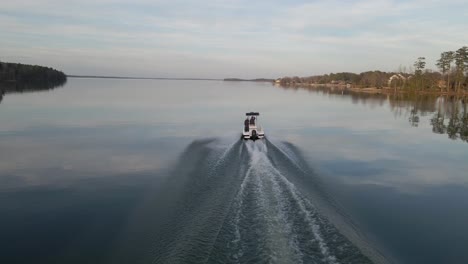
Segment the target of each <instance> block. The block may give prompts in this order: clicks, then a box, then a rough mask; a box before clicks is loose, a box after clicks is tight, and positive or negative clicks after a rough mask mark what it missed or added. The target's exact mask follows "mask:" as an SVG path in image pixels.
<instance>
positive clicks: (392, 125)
mask: <svg viewBox="0 0 468 264" xmlns="http://www.w3.org/2000/svg"><path fill="white" fill-rule="evenodd" d="M248 111H258V112H260V113H261V115H260V119H259V120H260V122H261V124H262V126H263V127H264V129H265V133H266V136H267V139H266V140H260V141H255V142H252V141H248V142H244V141H241V140H239V138H240V133H241V131H242V128H243V120H244V118H245V117H244V114H245V112H248ZM467 139H468V112H467V106H466V104H465V102H464V101H462V100H459V99H457V98H447V97H446V98H442V97H441V98H437V97H431V96H424V97H417V98H412V97H410V96H398V97H394V96H386V95H368V94H361V95H357V94H347V93H346V92H341V91H328V90H326V89H316V90H307V89H299V88H281V87H278V86H273V85H271V84H269V83H252V82H223V81H171V80H115V79H74V78H70V79H69V80H68V83H67V84H66V85H65V86H64V87H61V88H57V89H54V90H49V91H45V92H29V93H22V94H20V93H8V94H5V95H4V96H3V100H2V101H1V103H0V212H1V217H0V237H1V239H0V248H1V253H0V263H30V262H34V263H372V262H375V263H392V262H395V263H468V251H467V250H466V249H467V248H468V225H467V223H468V173H467V171H468V163H467V162H466V161H467V160H468V143H467V142H466V141H467Z"/></svg>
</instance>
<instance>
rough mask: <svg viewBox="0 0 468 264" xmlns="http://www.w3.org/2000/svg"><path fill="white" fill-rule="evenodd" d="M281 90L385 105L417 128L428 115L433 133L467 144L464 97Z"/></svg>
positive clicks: (314, 88)
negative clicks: (306, 92) (422, 117)
mask: <svg viewBox="0 0 468 264" xmlns="http://www.w3.org/2000/svg"><path fill="white" fill-rule="evenodd" d="M279 87H281V88H283V89H293V90H298V89H304V90H307V91H309V92H314V93H318V94H321V95H324V96H327V97H349V98H350V99H351V102H352V103H353V104H364V105H365V104H370V106H371V107H373V106H375V105H379V106H382V105H384V104H385V103H386V102H387V103H388V105H389V107H390V110H391V111H392V112H393V113H394V115H395V116H396V117H404V118H407V119H408V121H409V123H410V125H411V126H413V127H418V126H419V123H420V121H421V118H420V117H421V116H431V115H432V117H431V119H430V124H431V127H432V132H434V133H436V134H447V135H448V138H450V139H453V140H457V139H460V140H463V141H465V142H468V112H467V99H468V98H467V97H466V96H454V95H451V96H447V95H441V96H439V95H434V94H415V93H395V94H385V93H360V92H354V91H351V90H349V89H346V88H340V87H325V86H279Z"/></svg>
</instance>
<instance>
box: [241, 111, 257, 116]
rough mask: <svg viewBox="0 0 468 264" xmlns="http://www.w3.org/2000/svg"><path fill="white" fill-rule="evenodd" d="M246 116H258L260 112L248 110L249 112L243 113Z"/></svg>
mask: <svg viewBox="0 0 468 264" xmlns="http://www.w3.org/2000/svg"><path fill="white" fill-rule="evenodd" d="M245 115H246V116H259V115H260V113H259V112H249V113H245Z"/></svg>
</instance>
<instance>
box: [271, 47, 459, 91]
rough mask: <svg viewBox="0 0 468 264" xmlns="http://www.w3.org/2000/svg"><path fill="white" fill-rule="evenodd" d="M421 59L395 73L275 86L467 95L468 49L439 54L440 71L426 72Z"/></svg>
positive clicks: (284, 81) (281, 81)
mask: <svg viewBox="0 0 468 264" xmlns="http://www.w3.org/2000/svg"><path fill="white" fill-rule="evenodd" d="M425 60H426V59H425V57H419V58H417V60H416V61H415V62H414V64H413V65H412V67H409V69H406V68H405V67H400V69H399V70H398V71H395V72H384V71H366V72H362V73H359V74H356V73H351V72H340V73H330V74H324V75H315V76H309V77H298V76H294V77H283V78H279V79H276V80H275V83H277V84H280V85H284V86H289V85H297V86H316V85H319V86H320V85H333V86H344V87H346V88H350V89H352V90H356V91H360V90H361V91H368V92H375V91H387V92H396V91H407V92H422V93H448V94H459V93H462V94H466V93H468V47H467V46H464V47H461V48H459V49H458V50H456V51H446V52H442V53H441V55H440V58H439V59H438V60H437V63H436V65H435V66H437V68H438V69H439V70H440V71H433V70H431V69H426V61H425Z"/></svg>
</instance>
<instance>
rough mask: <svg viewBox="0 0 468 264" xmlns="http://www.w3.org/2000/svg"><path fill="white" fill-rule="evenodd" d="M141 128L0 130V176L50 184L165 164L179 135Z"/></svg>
mask: <svg viewBox="0 0 468 264" xmlns="http://www.w3.org/2000/svg"><path fill="white" fill-rule="evenodd" d="M111 131H113V132H112V133H111ZM35 132H36V133H35ZM146 133H147V131H146V130H144V129H142V128H141V127H140V128H128V127H125V126H124V127H121V128H120V130H119V129H116V127H110V128H109V127H99V128H94V129H93V128H87V129H77V130H71V129H59V128H54V129H48V130H46V131H40V130H36V131H34V130H32V131H25V132H24V133H23V134H22V133H18V134H10V135H6V136H5V135H4V136H3V139H4V140H1V141H0V148H1V149H2V152H1V153H0V156H1V159H0V175H2V176H1V177H0V180H1V181H2V182H9V183H15V184H21V183H23V184H26V185H29V184H32V185H38V184H54V183H59V182H66V181H67V180H74V179H79V178H93V177H101V176H109V175H120V174H126V173H135V172H137V173H138V172H150V171H159V170H161V169H164V168H166V167H167V166H168V163H170V162H171V159H172V158H174V157H175V156H176V154H177V153H178V151H180V150H181V149H182V147H183V144H184V142H185V140H183V139H177V140H176V139H175V138H159V139H155V138H154V137H153V138H151V137H150V136H148V135H150V134H146ZM5 175H7V176H5ZM54 175H56V176H54ZM14 177H17V179H14Z"/></svg>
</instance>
